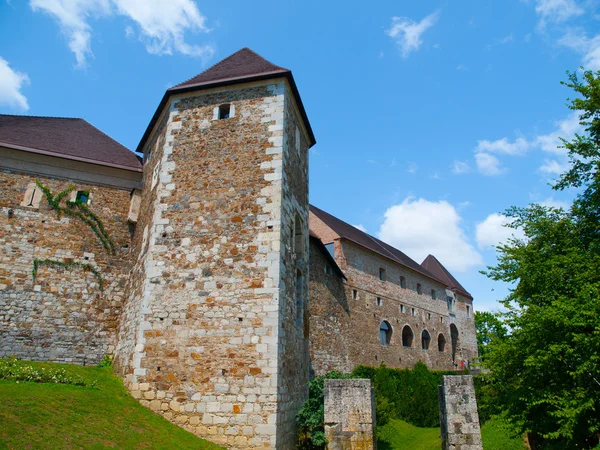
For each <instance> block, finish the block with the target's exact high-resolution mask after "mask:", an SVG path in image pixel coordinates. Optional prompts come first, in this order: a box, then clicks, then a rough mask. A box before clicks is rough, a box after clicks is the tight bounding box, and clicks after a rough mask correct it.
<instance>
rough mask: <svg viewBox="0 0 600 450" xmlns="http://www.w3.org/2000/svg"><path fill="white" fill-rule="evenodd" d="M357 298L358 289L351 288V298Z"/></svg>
mask: <svg viewBox="0 0 600 450" xmlns="http://www.w3.org/2000/svg"><path fill="white" fill-rule="evenodd" d="M357 298H358V291H357V290H356V289H352V300H356V299H357Z"/></svg>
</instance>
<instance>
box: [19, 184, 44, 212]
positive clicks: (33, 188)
mask: <svg viewBox="0 0 600 450" xmlns="http://www.w3.org/2000/svg"><path fill="white" fill-rule="evenodd" d="M41 200H42V190H41V189H40V188H39V187H38V185H37V184H36V183H29V185H28V186H27V189H26V190H25V195H24V196H23V201H22V202H21V206H28V207H30V208H39V207H40V201H41Z"/></svg>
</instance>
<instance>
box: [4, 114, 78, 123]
mask: <svg viewBox="0 0 600 450" xmlns="http://www.w3.org/2000/svg"><path fill="white" fill-rule="evenodd" d="M0 116H4V117H31V118H33V119H62V120H83V121H84V122H87V120H85V119H84V118H83V117H59V116H32V115H30V114H0ZM88 123H89V122H88Z"/></svg>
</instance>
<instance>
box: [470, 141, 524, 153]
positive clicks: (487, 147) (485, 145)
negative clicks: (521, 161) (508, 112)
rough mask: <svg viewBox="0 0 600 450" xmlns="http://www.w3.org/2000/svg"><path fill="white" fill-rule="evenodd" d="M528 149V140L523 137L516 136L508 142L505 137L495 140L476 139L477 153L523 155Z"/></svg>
mask: <svg viewBox="0 0 600 450" xmlns="http://www.w3.org/2000/svg"><path fill="white" fill-rule="evenodd" d="M527 150H529V142H527V140H525V139H523V138H517V139H516V140H515V141H514V142H510V141H509V140H508V139H506V138H502V139H498V140H497V141H487V140H483V141H478V142H477V148H476V149H475V151H476V152H478V153H483V152H487V153H497V154H503V155H524V154H525V153H527Z"/></svg>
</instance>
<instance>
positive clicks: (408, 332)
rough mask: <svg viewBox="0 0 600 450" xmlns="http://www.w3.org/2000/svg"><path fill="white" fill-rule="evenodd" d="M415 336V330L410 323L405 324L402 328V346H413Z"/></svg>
mask: <svg viewBox="0 0 600 450" xmlns="http://www.w3.org/2000/svg"><path fill="white" fill-rule="evenodd" d="M414 336H415V335H414V333H413V330H412V329H411V328H410V327H409V326H408V325H405V326H404V328H402V346H403V347H412V345H413V338H414Z"/></svg>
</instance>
